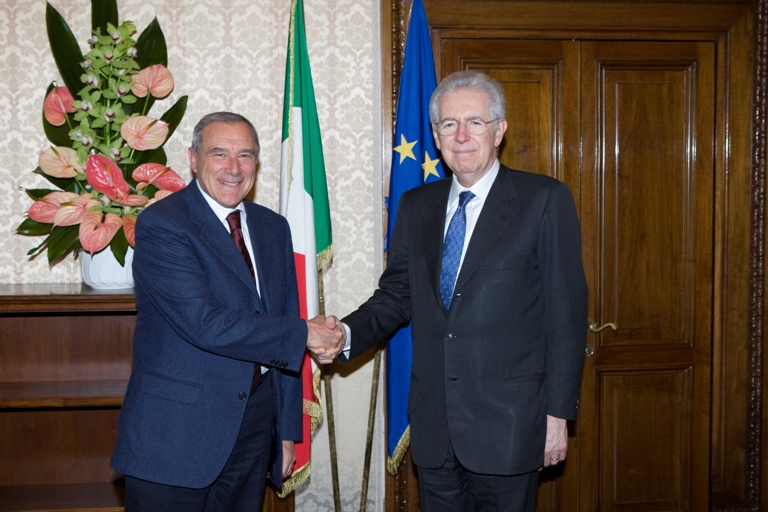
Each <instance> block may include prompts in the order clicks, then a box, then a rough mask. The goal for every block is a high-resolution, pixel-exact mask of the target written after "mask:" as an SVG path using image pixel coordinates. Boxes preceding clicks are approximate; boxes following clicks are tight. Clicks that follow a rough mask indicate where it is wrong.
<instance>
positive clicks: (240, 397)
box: [237, 391, 248, 400]
mask: <svg viewBox="0 0 768 512" xmlns="http://www.w3.org/2000/svg"><path fill="white" fill-rule="evenodd" d="M247 397H248V395H246V394H245V391H241V392H240V394H239V395H237V398H239V399H240V400H245V399H246V398H247Z"/></svg>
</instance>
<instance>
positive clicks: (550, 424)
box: [543, 414, 568, 468]
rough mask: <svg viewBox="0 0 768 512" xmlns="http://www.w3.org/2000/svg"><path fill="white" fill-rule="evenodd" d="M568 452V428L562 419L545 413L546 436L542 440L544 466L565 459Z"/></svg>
mask: <svg viewBox="0 0 768 512" xmlns="http://www.w3.org/2000/svg"><path fill="white" fill-rule="evenodd" d="M567 452H568V428H567V427H566V422H565V420H563V419H560V418H555V417H554V416H550V415H549V414H547V437H546V441H545V442H544V466H543V467H545V468H546V467H549V466H554V465H556V464H557V463H559V462H563V461H564V460H565V455H566V453H567Z"/></svg>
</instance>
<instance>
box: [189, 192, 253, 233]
mask: <svg viewBox="0 0 768 512" xmlns="http://www.w3.org/2000/svg"><path fill="white" fill-rule="evenodd" d="M196 183H197V188H198V189H199V190H200V193H201V194H203V199H205V202H206V203H208V206H210V207H211V210H213V213H214V214H215V215H216V218H218V219H219V220H220V221H221V222H222V223H223V224H225V225H227V226H228V224H227V215H229V214H230V213H232V212H233V211H235V210H240V216H241V218H242V221H243V223H245V205H244V204H243V202H242V201H240V204H238V205H237V206H236V207H234V208H227V207H226V206H221V205H220V204H219V203H217V202H216V200H215V199H214V198H212V197H211V196H209V195H208V194H207V193H206V192H205V190H203V187H201V186H200V182H199V181H197V182H196Z"/></svg>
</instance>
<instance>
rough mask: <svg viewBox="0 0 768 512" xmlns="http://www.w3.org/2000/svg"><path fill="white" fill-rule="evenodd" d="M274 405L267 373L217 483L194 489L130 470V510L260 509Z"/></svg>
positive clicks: (127, 483) (127, 504)
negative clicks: (132, 473)
mask: <svg viewBox="0 0 768 512" xmlns="http://www.w3.org/2000/svg"><path fill="white" fill-rule="evenodd" d="M274 408H275V406H274V400H273V397H272V384H271V379H270V378H269V376H266V378H265V379H264V380H263V382H262V384H261V385H260V386H259V387H258V388H257V389H256V391H254V393H253V394H252V395H251V396H250V398H249V399H248V405H247V406H246V409H245V415H244V416H243V424H242V426H241V427H240V433H239V434H238V436H237V441H235V447H234V448H233V450H232V453H231V454H230V456H229V460H227V463H226V464H225V465H224V469H222V471H221V473H220V474H219V476H218V477H217V478H216V480H215V481H214V482H213V483H212V484H211V485H209V486H208V487H204V488H203V489H189V488H186V487H174V486H171V485H164V484H158V483H155V482H148V481H146V480H141V479H138V478H134V477H131V476H128V475H126V477H125V512H179V511H184V512H260V511H261V503H262V501H263V499H264V489H265V486H266V483H267V470H268V469H269V465H270V462H271V456H270V454H271V449H272V442H273V440H272V427H273V424H274V421H275V411H274ZM213 435H215V433H214V434H213ZM194 449H195V447H194V446H191V447H190V450H194Z"/></svg>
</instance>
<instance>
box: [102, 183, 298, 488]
mask: <svg viewBox="0 0 768 512" xmlns="http://www.w3.org/2000/svg"><path fill="white" fill-rule="evenodd" d="M245 209H246V213H247V219H248V230H249V233H250V236H251V241H252V245H253V250H254V258H255V260H256V268H257V271H258V276H259V287H260V290H261V296H259V293H258V292H257V290H256V284H255V283H254V281H253V278H252V277H251V275H250V273H249V271H248V267H247V266H246V264H245V261H244V260H243V257H242V255H241V254H240V252H239V250H238V249H237V246H236V245H235V244H234V242H233V241H232V238H231V237H230V235H229V233H228V232H227V229H226V228H225V227H224V226H223V225H222V223H221V221H219V219H218V218H217V217H216V215H215V214H214V213H213V211H212V210H211V208H210V206H208V203H206V201H205V199H204V198H203V196H202V194H201V193H200V190H199V189H198V186H197V183H196V182H195V181H193V182H192V183H191V184H190V185H189V186H187V187H186V188H184V189H182V190H180V191H179V192H176V193H174V194H173V195H171V196H169V197H167V198H165V199H163V200H162V201H159V202H158V203H156V204H154V205H152V206H150V207H149V208H147V209H146V210H145V211H144V212H142V214H141V215H140V216H139V220H138V222H137V223H136V252H135V254H134V260H133V275H134V278H135V280H136V308H137V310H138V321H137V324H136V330H135V332H134V337H133V369H132V371H131V378H130V382H129V384H128V390H127V392H126V395H125V401H124V403H123V408H122V411H121V413H120V423H119V426H118V430H117V445H116V447H115V451H114V453H113V455H112V462H111V465H112V467H113V468H114V469H116V470H118V471H120V472H123V473H125V474H128V475H131V476H134V477H136V478H140V479H143V480H149V481H152V482H157V483H161V484H166V485H174V486H181V487H191V488H202V487H206V486H208V485H210V484H211V483H212V482H213V481H214V479H215V478H216V477H217V476H218V475H219V473H220V472H221V470H222V468H223V467H224V464H225V462H226V461H227V459H228V457H229V455H230V453H231V452H232V448H233V446H234V444H235V439H236V438H237V434H238V432H239V430H240V425H241V424H242V420H243V413H244V412H245V407H246V405H247V403H248V399H247V397H248V391H249V388H250V385H251V378H252V376H253V369H254V363H259V364H261V365H262V366H269V367H271V370H270V372H269V373H268V375H269V377H270V378H271V379H272V389H273V393H274V398H275V414H276V417H277V424H276V429H277V432H276V435H275V438H274V442H275V446H274V449H275V453H276V455H277V457H276V459H275V461H274V463H273V465H272V467H271V479H272V480H273V481H274V482H275V483H276V484H277V485H280V483H281V482H282V468H281V461H282V447H281V440H301V435H302V433H301V411H302V396H301V380H300V377H299V373H298V372H299V369H300V366H301V361H302V358H303V355H304V348H305V346H306V343H307V326H306V322H305V321H304V320H302V319H301V318H300V317H299V299H298V287H297V285H296V271H295V266H294V259H293V249H292V245H291V234H290V230H289V228H288V223H287V221H286V220H285V219H284V218H283V217H281V216H279V215H277V214H276V213H274V212H272V211H271V210H269V209H267V208H264V207H263V206H259V205H257V204H253V203H251V202H250V201H246V202H245Z"/></svg>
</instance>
